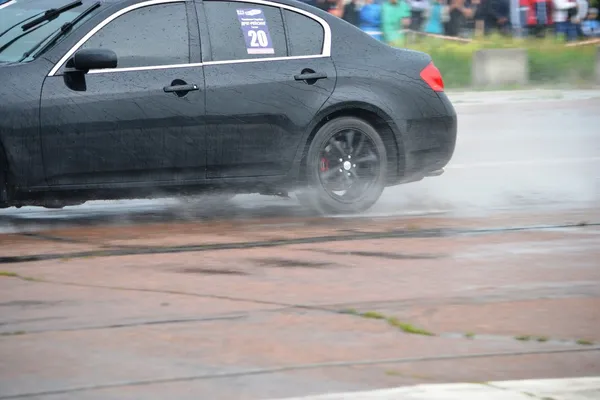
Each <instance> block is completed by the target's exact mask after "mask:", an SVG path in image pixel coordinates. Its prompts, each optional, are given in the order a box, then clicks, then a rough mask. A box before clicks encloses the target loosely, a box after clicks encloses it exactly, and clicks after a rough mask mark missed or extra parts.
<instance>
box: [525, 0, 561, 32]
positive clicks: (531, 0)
mask: <svg viewBox="0 0 600 400" xmlns="http://www.w3.org/2000/svg"><path fill="white" fill-rule="evenodd" d="M552 10H553V4H552V0H520V28H521V29H523V33H524V35H529V34H531V35H534V36H537V37H544V36H545V35H546V30H547V29H548V27H549V26H551V25H552V23H553V21H552V14H553V13H552ZM517 28H518V27H517Z"/></svg>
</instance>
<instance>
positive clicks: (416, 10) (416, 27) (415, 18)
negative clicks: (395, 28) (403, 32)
mask: <svg viewBox="0 0 600 400" xmlns="http://www.w3.org/2000/svg"><path fill="white" fill-rule="evenodd" d="M406 1H407V2H408V5H409V6H410V26H409V29H412V30H413V31H420V30H421V28H422V27H423V21H424V20H425V13H426V12H427V9H429V0H406Z"/></svg>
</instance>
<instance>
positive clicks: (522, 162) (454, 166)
mask: <svg viewBox="0 0 600 400" xmlns="http://www.w3.org/2000/svg"><path fill="white" fill-rule="evenodd" d="M593 162H600V157H584V158H554V159H538V160H514V161H493V162H480V163H469V164H450V165H448V166H446V167H445V168H444V169H470V168H489V167H503V166H510V165H515V166H521V165H560V164H577V163H593Z"/></svg>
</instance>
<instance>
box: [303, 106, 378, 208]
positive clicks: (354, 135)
mask: <svg viewBox="0 0 600 400" xmlns="http://www.w3.org/2000/svg"><path fill="white" fill-rule="evenodd" d="M386 167H387V154H386V150H385V145H384V143H383V140H382V139H381V136H379V134H378V133H377V131H376V130H375V129H374V128H373V127H372V126H371V125H370V124H368V123H367V122H365V121H363V120H361V119H358V118H354V117H341V118H336V119H334V120H332V121H330V122H327V123H326V124H325V125H323V127H321V129H319V131H318V132H317V133H316V135H315V137H314V138H313V140H312V142H311V144H310V147H309V150H308V154H307V158H306V178H307V183H308V188H306V189H304V190H302V191H301V192H300V193H298V198H299V200H300V201H301V202H302V203H303V204H304V205H306V206H309V207H311V208H313V209H316V210H317V211H319V212H321V213H333V214H343V213H359V212H363V211H366V210H367V209H369V208H370V207H371V206H373V204H375V202H376V201H377V200H378V199H379V197H380V196H381V193H382V192H383V189H384V188H385V177H386Z"/></svg>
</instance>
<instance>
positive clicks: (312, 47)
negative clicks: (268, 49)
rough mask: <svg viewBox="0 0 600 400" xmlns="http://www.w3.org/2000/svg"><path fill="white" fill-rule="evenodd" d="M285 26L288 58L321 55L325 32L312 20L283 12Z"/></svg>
mask: <svg viewBox="0 0 600 400" xmlns="http://www.w3.org/2000/svg"><path fill="white" fill-rule="evenodd" d="M283 12H284V15H285V26H286V28H287V34H288V40H289V44H290V56H314V55H319V54H321V52H322V50H323V40H324V38H325V32H324V31H323V26H322V25H321V24H320V23H318V22H317V21H315V20H314V19H312V18H309V17H307V16H305V15H302V14H298V13H297V12H294V11H290V10H284V11H283Z"/></svg>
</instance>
